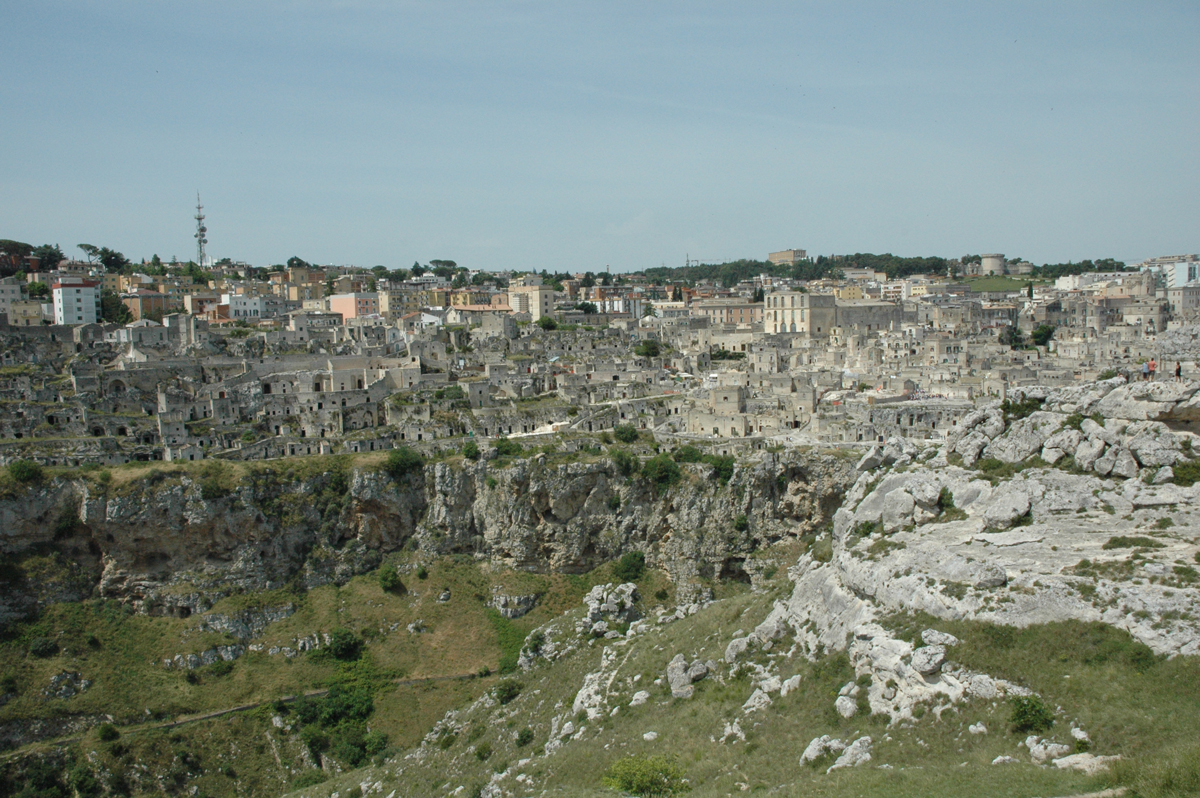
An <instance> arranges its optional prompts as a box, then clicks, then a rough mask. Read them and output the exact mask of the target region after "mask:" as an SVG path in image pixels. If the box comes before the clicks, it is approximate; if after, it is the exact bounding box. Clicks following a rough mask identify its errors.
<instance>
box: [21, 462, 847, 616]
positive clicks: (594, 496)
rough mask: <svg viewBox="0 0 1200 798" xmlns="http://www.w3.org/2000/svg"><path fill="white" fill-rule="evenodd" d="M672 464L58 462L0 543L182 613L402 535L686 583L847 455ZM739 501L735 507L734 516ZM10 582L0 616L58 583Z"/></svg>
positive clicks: (104, 591)
mask: <svg viewBox="0 0 1200 798" xmlns="http://www.w3.org/2000/svg"><path fill="white" fill-rule="evenodd" d="M682 468H683V470H684V471H685V476H684V479H683V480H681V481H680V483H678V484H677V485H675V486H673V487H671V488H670V489H669V490H658V489H656V488H655V487H654V486H652V485H650V484H649V483H647V482H646V481H644V480H641V479H637V478H633V479H630V478H626V477H622V476H621V475H620V474H619V472H618V471H617V469H616V467H615V466H614V465H613V463H612V462H611V461H609V460H607V459H598V460H595V461H592V462H570V463H565V464H560V465H546V464H545V462H544V459H540V458H539V459H531V460H517V461H516V462H515V463H513V464H512V465H511V466H509V467H505V468H496V467H495V466H494V465H492V464H490V463H488V462H486V461H485V462H479V463H473V462H470V461H455V462H453V463H451V462H437V463H431V464H430V465H428V466H426V468H425V469H424V472H423V473H422V474H416V475H410V476H408V477H405V478H403V479H401V480H398V481H397V480H394V479H392V478H391V477H389V476H387V475H386V474H384V473H382V472H379V471H367V470H353V471H348V472H343V471H337V470H331V471H329V472H326V473H315V474H312V475H311V476H307V477H303V478H300V479H289V478H288V477H287V475H286V474H280V473H277V472H276V471H274V470H272V469H270V468H263V469H258V470H252V471H251V472H250V474H249V475H248V476H247V477H245V478H244V479H242V480H241V481H240V483H239V484H238V485H237V487H236V488H235V489H233V490H230V491H229V492H227V493H226V492H224V491H221V490H212V489H211V488H207V487H206V486H205V485H203V484H201V481H200V480H196V479H192V478H191V477H190V476H188V475H186V474H182V473H179V472H155V471H150V472H147V474H146V475H145V476H144V477H141V478H135V479H133V480H132V481H130V482H127V483H125V484H123V485H122V486H120V487H119V488H115V487H104V486H101V485H99V484H98V483H96V482H94V481H89V480H84V479H79V480H73V481H72V480H65V479H56V480H53V481H51V482H48V483H45V484H42V485H38V486H35V487H33V488H31V489H28V490H26V491H24V492H22V493H20V495H18V496H16V497H15V498H8V499H3V500H0V552H3V553H4V554H6V555H8V556H9V557H10V558H13V559H16V560H18V561H19V560H20V559H21V558H22V557H25V556H27V555H29V554H30V553H31V552H34V551H44V550H46V549H51V550H54V551H57V552H59V553H60V554H61V555H62V557H63V559H64V560H65V561H66V562H69V563H71V564H72V567H73V568H75V569H77V571H78V576H79V578H78V579H77V580H76V581H77V583H78V585H80V586H81V589H78V588H77V589H75V590H74V591H73V592H70V591H69V595H68V596H67V598H69V599H78V598H82V597H86V596H87V595H88V594H89V593H95V594H98V595H100V596H104V597H110V598H117V599H120V600H123V601H126V602H128V603H130V604H132V605H133V606H134V607H136V608H137V609H139V610H141V611H144V612H149V613H156V614H174V615H180V616H187V615H190V614H192V613H194V612H206V611H207V610H208V609H209V607H210V606H211V605H212V603H213V602H215V601H216V600H217V599H219V598H221V597H223V596H225V595H229V594H230V593H233V592H242V591H256V590H270V589H277V588H280V587H284V586H286V585H287V584H289V583H293V584H296V585H298V586H301V587H308V588H311V587H315V586H317V585H321V584H327V583H331V582H332V583H339V584H340V583H344V582H345V581H347V580H348V579H349V578H350V577H352V576H354V575H355V574H358V573H363V572H365V571H369V570H371V569H373V568H375V567H377V566H378V564H379V562H380V561H381V557H382V555H383V554H384V553H386V552H388V551H393V550H396V549H398V548H400V547H401V546H404V545H406V544H408V545H412V544H409V543H408V542H409V541H413V542H414V543H415V544H416V545H418V546H419V547H420V548H421V549H422V550H423V551H426V552H428V553H430V554H452V553H470V554H473V555H475V556H476V557H479V558H485V559H489V560H492V561H493V562H495V563H496V564H499V565H505V566H508V567H512V568H517V569H522V570H532V571H564V572H572V573H575V572H583V571H587V570H590V569H592V568H595V567H596V566H598V565H600V564H602V563H604V562H606V561H608V560H610V559H613V558H615V557H617V556H620V555H621V554H622V553H624V552H627V551H632V550H638V551H642V552H644V553H645V554H646V558H647V563H648V564H649V565H651V566H654V567H659V568H663V569H665V570H666V571H667V572H668V573H669V574H670V575H671V577H672V578H673V579H674V580H675V581H676V582H677V583H678V584H680V585H688V584H690V583H692V582H694V581H695V580H697V579H698V578H700V577H710V578H716V577H719V576H721V575H722V574H725V575H726V576H729V575H733V576H734V577H735V578H736V576H737V575H738V574H742V573H744V571H743V570H742V569H741V564H742V562H743V561H744V560H745V559H746V557H748V555H750V554H751V553H753V552H754V551H755V550H757V549H759V548H761V547H763V546H766V545H769V544H771V543H774V542H776V541H779V540H781V539H784V538H786V537H792V536H797V535H800V534H803V533H805V532H808V531H811V530H813V529H815V528H817V527H818V526H820V525H821V524H827V523H828V522H829V520H830V519H831V518H832V514H833V511H834V510H835V509H836V507H837V506H838V505H839V504H840V502H841V497H842V494H843V493H844V491H845V488H846V487H847V486H848V485H849V484H850V482H851V481H852V479H853V473H854V472H853V467H852V463H850V462H847V461H846V460H844V459H841V458H837V457H830V456H808V455H804V454H801V453H795V452H793V453H772V452H764V453H762V454H761V455H760V456H759V459H758V460H757V461H755V462H752V463H748V464H746V465H745V466H739V467H738V468H737V469H735V472H734V474H733V477H732V479H731V480H730V482H729V484H728V486H722V485H720V484H719V483H716V482H714V481H713V480H712V479H711V478H710V476H709V471H710V470H711V469H709V468H708V467H707V466H702V465H696V466H687V465H685V466H683V467H682ZM739 516H745V518H746V519H747V523H746V524H745V525H742V524H738V525H737V526H738V528H735V526H734V524H733V519H734V518H737V517H739ZM64 518H65V519H66V521H65V522H64V521H63V519H64ZM715 519H723V520H719V521H716V520H715ZM11 587H12V589H9V590H4V591H0V596H2V598H0V622H4V620H5V619H6V618H14V617H20V616H23V615H27V614H28V613H29V612H31V611H32V610H34V609H36V607H37V606H38V603H39V599H40V600H41V602H42V603H45V602H46V601H52V600H55V598H54V597H53V596H49V597H40V596H39V595H37V594H36V590H37V589H43V588H44V585H42V586H39V585H35V584H34V583H33V582H32V580H30V581H29V584H27V585H19V584H18V585H11ZM523 601H524V600H522V601H518V602H517V604H516V605H515V606H514V608H513V610H514V611H516V612H520V610H521V607H522V606H523ZM235 625H236V624H235ZM235 636H239V637H240V636H241V635H240V634H235Z"/></svg>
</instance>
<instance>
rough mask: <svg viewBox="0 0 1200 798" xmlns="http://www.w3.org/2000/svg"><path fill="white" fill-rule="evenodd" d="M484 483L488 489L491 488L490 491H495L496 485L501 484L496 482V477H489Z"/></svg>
mask: <svg viewBox="0 0 1200 798" xmlns="http://www.w3.org/2000/svg"><path fill="white" fill-rule="evenodd" d="M483 482H484V484H485V485H487V486H488V488H489V489H490V490H495V488H496V485H498V484H500V483H498V482H496V478H495V477H488V478H487V479H485V480H484V481H483Z"/></svg>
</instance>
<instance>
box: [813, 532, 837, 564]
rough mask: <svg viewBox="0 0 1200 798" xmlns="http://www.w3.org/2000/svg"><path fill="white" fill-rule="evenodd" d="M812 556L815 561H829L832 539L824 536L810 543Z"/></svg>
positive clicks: (831, 554) (831, 551)
mask: <svg viewBox="0 0 1200 798" xmlns="http://www.w3.org/2000/svg"><path fill="white" fill-rule="evenodd" d="M812 556H813V559H814V560H816V561H817V562H829V561H830V560H832V559H833V540H832V539H830V538H828V537H824V538H821V539H820V540H818V541H816V542H815V543H813V545H812Z"/></svg>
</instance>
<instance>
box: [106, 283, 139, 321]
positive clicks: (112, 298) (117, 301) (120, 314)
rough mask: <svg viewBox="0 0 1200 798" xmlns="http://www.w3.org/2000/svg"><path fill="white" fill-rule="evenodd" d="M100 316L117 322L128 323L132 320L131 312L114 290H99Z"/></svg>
mask: <svg viewBox="0 0 1200 798" xmlns="http://www.w3.org/2000/svg"><path fill="white" fill-rule="evenodd" d="M100 318H101V319H102V320H104V321H111V322H115V323H117V324H128V323H129V322H131V321H133V313H132V312H131V311H130V310H129V308H127V307H126V306H125V303H124V302H122V301H121V297H120V296H118V295H117V293H116V292H115V291H101V292H100Z"/></svg>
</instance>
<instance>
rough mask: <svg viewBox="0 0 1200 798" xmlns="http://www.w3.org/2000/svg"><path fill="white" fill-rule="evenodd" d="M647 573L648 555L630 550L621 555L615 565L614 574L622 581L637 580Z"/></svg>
mask: <svg viewBox="0 0 1200 798" xmlns="http://www.w3.org/2000/svg"><path fill="white" fill-rule="evenodd" d="M644 573H646V555H645V554H643V553H642V552H640V551H630V552H626V553H625V554H622V555H621V558H620V559H618V560H617V562H616V565H614V566H613V576H615V577H616V578H617V579H620V580H621V581H622V582H636V581H637V580H639V579H641V578H642V574H644Z"/></svg>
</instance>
